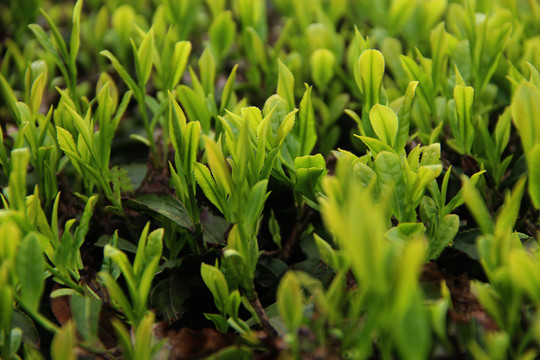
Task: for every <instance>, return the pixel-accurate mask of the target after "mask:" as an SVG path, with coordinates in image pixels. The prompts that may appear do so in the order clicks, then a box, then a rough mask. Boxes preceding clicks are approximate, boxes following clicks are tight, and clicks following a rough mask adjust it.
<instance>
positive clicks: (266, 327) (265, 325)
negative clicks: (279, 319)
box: [248, 290, 277, 337]
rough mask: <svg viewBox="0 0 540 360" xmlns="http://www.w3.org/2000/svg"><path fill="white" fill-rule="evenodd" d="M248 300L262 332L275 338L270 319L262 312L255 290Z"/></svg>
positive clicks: (275, 333) (275, 334) (275, 332)
mask: <svg viewBox="0 0 540 360" xmlns="http://www.w3.org/2000/svg"><path fill="white" fill-rule="evenodd" d="M248 300H249V303H250V304H251V306H252V307H253V310H255V313H257V316H258V317H259V321H260V322H261V327H262V329H263V331H264V332H265V333H266V334H267V335H268V336H270V337H276V336H277V331H276V330H275V329H274V328H273V326H272V325H271V324H270V319H268V315H266V311H265V310H264V308H263V306H262V304H261V301H260V300H259V296H258V295H257V292H256V291H255V290H254V291H253V295H252V296H250V297H248Z"/></svg>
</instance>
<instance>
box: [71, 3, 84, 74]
mask: <svg viewBox="0 0 540 360" xmlns="http://www.w3.org/2000/svg"><path fill="white" fill-rule="evenodd" d="M82 5H83V1H82V0H78V1H77V3H75V7H74V8H73V21H72V23H73V27H72V29H71V40H70V44H69V60H70V62H71V64H73V65H75V60H76V58H77V53H78V52H79V43H80V39H79V36H80V28H81V8H82Z"/></svg>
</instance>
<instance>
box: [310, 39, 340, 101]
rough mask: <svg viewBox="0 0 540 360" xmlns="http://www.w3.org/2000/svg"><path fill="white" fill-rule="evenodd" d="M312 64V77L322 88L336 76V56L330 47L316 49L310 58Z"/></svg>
mask: <svg viewBox="0 0 540 360" xmlns="http://www.w3.org/2000/svg"><path fill="white" fill-rule="evenodd" d="M309 62H310V65H311V77H312V78H313V82H315V85H317V87H319V88H320V89H321V91H322V90H324V88H325V87H326V86H327V85H328V83H329V82H330V80H332V77H333V76H334V65H335V63H336V57H335V56H334V53H333V52H331V51H330V50H328V49H324V48H321V49H317V50H315V51H314V52H313V53H312V54H311V57H310V59H309Z"/></svg>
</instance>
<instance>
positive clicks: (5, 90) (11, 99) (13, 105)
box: [0, 74, 21, 126]
mask: <svg viewBox="0 0 540 360" xmlns="http://www.w3.org/2000/svg"><path fill="white" fill-rule="evenodd" d="M0 93H1V94H2V99H3V102H4V103H5V104H6V105H7V107H8V109H9V112H10V114H11V116H12V117H13V119H14V120H15V122H16V124H17V125H18V126H19V125H20V124H21V116H20V113H19V109H18V108H17V98H16V97H15V94H14V93H13V90H12V89H11V86H9V83H8V82H7V80H6V79H5V78H4V76H3V75H2V74H0Z"/></svg>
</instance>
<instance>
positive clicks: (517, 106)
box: [512, 82, 540, 156]
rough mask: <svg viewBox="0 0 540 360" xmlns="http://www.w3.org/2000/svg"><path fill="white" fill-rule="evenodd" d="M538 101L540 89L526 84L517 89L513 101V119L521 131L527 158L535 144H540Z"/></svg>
mask: <svg viewBox="0 0 540 360" xmlns="http://www.w3.org/2000/svg"><path fill="white" fill-rule="evenodd" d="M538 99H540V89H539V88H537V87H536V86H534V85H532V84H531V83H529V82H524V83H522V84H521V85H520V86H519V87H518V88H517V90H516V92H515V95H514V99H513V101H512V118H513V119H514V124H515V125H516V127H517V128H518V130H519V135H520V137H521V142H522V143H523V149H524V151H525V154H526V156H527V154H528V153H529V151H531V150H532V148H533V146H534V144H536V143H538V142H540V125H538V123H537V116H538V114H540V101H538Z"/></svg>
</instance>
